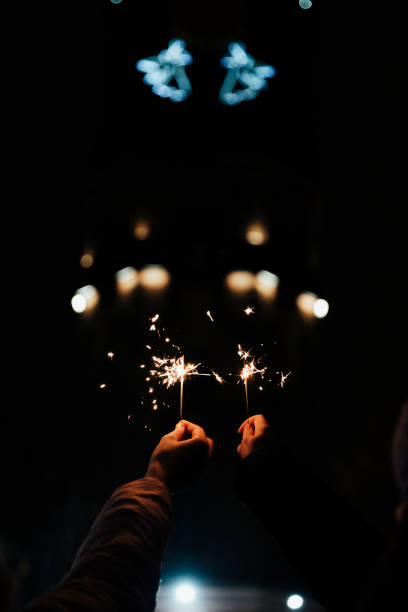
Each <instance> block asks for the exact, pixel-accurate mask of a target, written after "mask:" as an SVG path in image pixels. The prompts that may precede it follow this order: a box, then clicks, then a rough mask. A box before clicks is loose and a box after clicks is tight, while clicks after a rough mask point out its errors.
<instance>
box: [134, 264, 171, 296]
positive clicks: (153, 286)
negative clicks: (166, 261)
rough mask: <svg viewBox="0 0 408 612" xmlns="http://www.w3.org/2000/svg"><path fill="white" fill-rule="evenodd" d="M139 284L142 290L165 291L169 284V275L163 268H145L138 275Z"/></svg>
mask: <svg viewBox="0 0 408 612" xmlns="http://www.w3.org/2000/svg"><path fill="white" fill-rule="evenodd" d="M139 276H140V283H141V285H142V287H143V288H144V289H150V290H159V289H166V287H168V285H169V284H170V280H171V279H170V274H169V272H168V271H167V270H166V268H164V267H163V266H153V265H152V266H146V267H145V268H143V270H141V271H140V273H139Z"/></svg>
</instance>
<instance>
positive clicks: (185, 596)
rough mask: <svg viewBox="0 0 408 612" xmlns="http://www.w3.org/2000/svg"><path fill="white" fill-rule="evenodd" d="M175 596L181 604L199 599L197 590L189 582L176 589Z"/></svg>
mask: <svg viewBox="0 0 408 612" xmlns="http://www.w3.org/2000/svg"><path fill="white" fill-rule="evenodd" d="M174 595H175V597H176V599H177V601H179V602H180V603H183V604H187V603H191V602H192V601H194V600H195V599H196V597H197V590H196V588H195V587H194V586H193V585H192V584H190V583H189V582H183V583H181V584H179V585H178V586H177V587H176V590H175V591H174Z"/></svg>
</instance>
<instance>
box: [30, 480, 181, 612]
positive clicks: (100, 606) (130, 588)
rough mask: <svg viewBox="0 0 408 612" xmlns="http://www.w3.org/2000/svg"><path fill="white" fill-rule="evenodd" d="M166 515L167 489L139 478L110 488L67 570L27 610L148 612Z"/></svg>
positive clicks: (168, 515)
mask: <svg viewBox="0 0 408 612" xmlns="http://www.w3.org/2000/svg"><path fill="white" fill-rule="evenodd" d="M171 520H172V507H171V499H170V493H169V490H168V488H167V487H166V485H165V484H163V483H162V482H161V481H160V480H158V479H156V478H150V477H149V478H141V479H140V480H135V481H133V482H130V483H128V484H125V485H123V486H121V487H119V488H118V489H116V491H115V492H114V493H113V495H112V497H111V498H110V499H109V500H108V501H107V502H106V504H105V505H104V506H103V508H102V510H101V512H100V513H99V515H98V516H97V518H96V520H95V522H94V524H93V526H92V528H91V530H90V532H89V535H88V536H87V538H86V539H85V540H84V542H83V544H82V546H81V547H80V549H79V551H78V553H77V555H76V557H75V560H74V562H73V564H72V567H71V569H70V571H69V573H68V574H67V575H66V576H65V578H64V579H63V580H62V582H61V583H60V584H59V586H57V587H56V588H55V589H53V590H52V591H51V592H49V593H48V594H46V595H44V596H42V597H40V598H39V599H37V600H36V601H34V602H33V603H31V604H30V605H29V606H28V607H27V612H28V611H30V612H42V611H44V612H47V611H49V612H51V611H52V612H54V611H55V612H83V611H84V610H101V611H103V610H105V611H107V610H109V611H110V612H128V611H129V612H130V611H132V612H151V611H152V610H154V607H155V599H156V591H157V589H158V586H159V580H160V567H161V561H162V556H163V551H164V547H165V545H166V542H167V538H168V535H169V533H170V527H171Z"/></svg>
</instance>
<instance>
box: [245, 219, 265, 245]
mask: <svg viewBox="0 0 408 612" xmlns="http://www.w3.org/2000/svg"><path fill="white" fill-rule="evenodd" d="M245 238H246V241H247V242H249V244H252V245H254V246H260V245H261V244H265V242H268V240H269V234H268V230H267V229H266V227H265V226H264V225H263V224H262V223H259V222H256V223H251V224H250V225H248V227H247V229H246V231H245Z"/></svg>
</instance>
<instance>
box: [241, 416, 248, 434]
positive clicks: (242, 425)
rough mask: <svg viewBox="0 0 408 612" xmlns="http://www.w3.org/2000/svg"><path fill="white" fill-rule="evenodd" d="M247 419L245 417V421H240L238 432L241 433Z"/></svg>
mask: <svg viewBox="0 0 408 612" xmlns="http://www.w3.org/2000/svg"><path fill="white" fill-rule="evenodd" d="M248 421H249V419H245V421H244V422H243V423H241V426H240V428H239V429H238V433H242V432H243V429H244V427H245V424H246V423H247V422H248Z"/></svg>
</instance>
